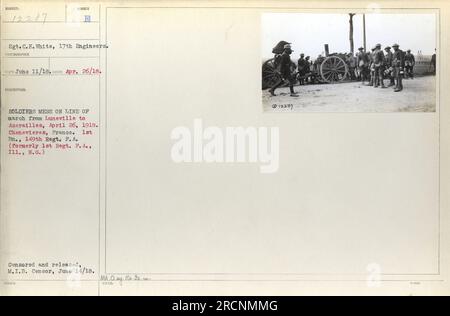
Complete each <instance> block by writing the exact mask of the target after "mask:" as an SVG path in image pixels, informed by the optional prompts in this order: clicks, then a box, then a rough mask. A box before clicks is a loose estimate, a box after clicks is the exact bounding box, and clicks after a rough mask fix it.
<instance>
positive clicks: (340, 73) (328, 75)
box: [320, 56, 348, 83]
mask: <svg viewBox="0 0 450 316" xmlns="http://www.w3.org/2000/svg"><path fill="white" fill-rule="evenodd" d="M347 73H348V67H347V64H346V63H345V61H344V60H342V58H340V57H338V56H329V57H327V58H325V60H324V61H323V62H322V64H321V65H320V76H321V77H322V79H323V81H325V82H329V83H336V82H341V81H343V80H344V79H345V78H346V77H347Z"/></svg>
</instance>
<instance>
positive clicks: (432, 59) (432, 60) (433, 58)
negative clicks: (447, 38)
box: [431, 48, 436, 75]
mask: <svg viewBox="0 0 450 316" xmlns="http://www.w3.org/2000/svg"><path fill="white" fill-rule="evenodd" d="M431 66H432V67H433V75H436V48H435V49H434V54H433V55H432V56H431Z"/></svg>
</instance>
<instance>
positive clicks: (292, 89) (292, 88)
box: [289, 86, 298, 97]
mask: <svg viewBox="0 0 450 316" xmlns="http://www.w3.org/2000/svg"><path fill="white" fill-rule="evenodd" d="M289 90H290V91H291V97H298V94H297V93H295V91H294V87H293V86H289Z"/></svg>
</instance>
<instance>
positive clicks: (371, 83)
mask: <svg viewBox="0 0 450 316" xmlns="http://www.w3.org/2000/svg"><path fill="white" fill-rule="evenodd" d="M374 59H375V47H373V48H372V50H371V52H370V54H369V69H370V81H369V84H368V85H369V86H374V85H375V65H374V62H373V61H374Z"/></svg>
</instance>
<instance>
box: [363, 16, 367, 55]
mask: <svg viewBox="0 0 450 316" xmlns="http://www.w3.org/2000/svg"><path fill="white" fill-rule="evenodd" d="M363 43H364V51H366V15H365V14H364V13H363Z"/></svg>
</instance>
